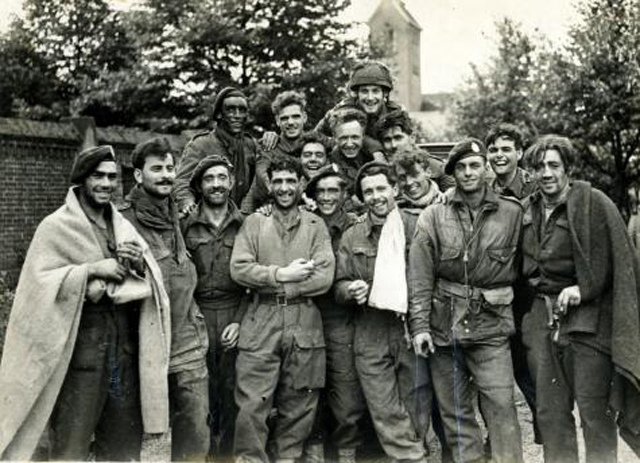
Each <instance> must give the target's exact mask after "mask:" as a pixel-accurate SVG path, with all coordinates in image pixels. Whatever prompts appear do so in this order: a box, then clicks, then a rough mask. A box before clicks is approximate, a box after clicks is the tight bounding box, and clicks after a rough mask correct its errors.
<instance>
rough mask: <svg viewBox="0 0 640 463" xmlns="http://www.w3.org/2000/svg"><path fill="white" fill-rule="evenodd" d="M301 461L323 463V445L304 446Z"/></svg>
mask: <svg viewBox="0 0 640 463" xmlns="http://www.w3.org/2000/svg"><path fill="white" fill-rule="evenodd" d="M302 461H303V462H304V463H324V445H323V444H311V445H305V447H304V450H303V452H302Z"/></svg>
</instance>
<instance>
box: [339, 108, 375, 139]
mask: <svg viewBox="0 0 640 463" xmlns="http://www.w3.org/2000/svg"><path fill="white" fill-rule="evenodd" d="M353 121H356V122H357V123H358V124H360V127H362V129H363V130H364V129H366V127H367V115H366V114H365V113H364V112H363V111H360V110H359V109H357V108H343V109H339V110H338V111H337V113H336V114H335V116H334V117H333V118H332V120H331V131H332V132H333V133H334V135H335V133H336V129H337V128H338V127H340V126H341V125H344V124H348V123H349V122H353Z"/></svg>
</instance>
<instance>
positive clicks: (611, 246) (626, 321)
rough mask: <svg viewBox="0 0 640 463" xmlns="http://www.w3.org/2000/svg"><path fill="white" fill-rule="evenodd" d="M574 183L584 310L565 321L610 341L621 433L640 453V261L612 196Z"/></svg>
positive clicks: (613, 399)
mask: <svg viewBox="0 0 640 463" xmlns="http://www.w3.org/2000/svg"><path fill="white" fill-rule="evenodd" d="M574 189H575V190H576V191H575V193H576V194H570V196H569V198H568V200H567V213H568V218H569V224H570V230H571V233H572V242H573V246H574V256H575V265H576V274H577V277H578V284H579V286H580V291H581V293H582V294H581V295H582V301H583V302H582V303H581V308H580V310H581V312H582V315H583V316H582V318H580V317H576V318H575V319H574V320H571V317H570V321H572V322H574V323H566V324H565V325H567V327H573V328H575V330H576V331H586V332H591V333H593V334H595V339H596V340H597V341H599V342H600V343H601V344H602V345H603V346H607V345H608V346H610V351H611V359H612V361H613V364H614V365H615V370H616V375H614V380H613V387H612V390H611V396H610V398H609V399H610V405H611V406H612V407H613V408H614V409H615V410H616V411H617V412H619V415H618V425H619V426H620V434H621V436H622V437H623V438H624V439H625V441H627V443H628V444H629V445H630V446H631V447H632V448H633V449H634V451H635V452H636V453H637V454H639V455H640V265H639V263H638V259H637V257H636V253H635V250H634V249H633V246H632V244H631V242H630V240H629V237H628V236H627V232H626V227H625V224H624V222H623V221H622V219H621V218H620V215H619V214H618V212H617V209H616V206H615V205H614V204H613V202H611V200H610V199H609V198H608V197H606V196H605V195H604V193H602V192H601V191H598V190H596V189H593V188H591V185H590V184H589V183H587V182H581V181H575V182H574V183H573V186H572V190H574ZM569 315H571V311H570V313H569Z"/></svg>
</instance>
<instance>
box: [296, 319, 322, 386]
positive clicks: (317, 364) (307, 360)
mask: <svg viewBox="0 0 640 463" xmlns="http://www.w3.org/2000/svg"><path fill="white" fill-rule="evenodd" d="M293 341H294V345H293V352H292V354H291V367H292V372H291V373H292V376H293V387H294V389H297V390H299V389H320V388H322V387H324V383H325V374H326V360H325V349H324V339H323V338H322V336H319V337H318V336H313V335H312V334H311V333H304V332H302V333H301V332H298V333H296V334H295V335H294V339H293Z"/></svg>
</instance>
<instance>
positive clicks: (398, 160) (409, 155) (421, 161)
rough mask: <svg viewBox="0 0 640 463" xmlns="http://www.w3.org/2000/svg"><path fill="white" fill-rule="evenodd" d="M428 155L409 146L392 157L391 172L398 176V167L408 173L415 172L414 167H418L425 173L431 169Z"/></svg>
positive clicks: (415, 147)
mask: <svg viewBox="0 0 640 463" xmlns="http://www.w3.org/2000/svg"><path fill="white" fill-rule="evenodd" d="M428 156H429V154H428V153H426V152H424V151H422V150H421V149H420V148H418V147H417V146H411V147H408V148H405V149H402V150H400V151H398V152H397V153H396V154H395V156H394V157H393V171H394V173H395V174H396V175H397V174H398V170H397V168H398V166H400V167H402V168H403V169H404V170H406V171H408V172H415V165H416V164H417V165H420V166H422V168H423V169H424V170H425V171H426V170H429V169H431V165H430V164H429V159H428Z"/></svg>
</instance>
